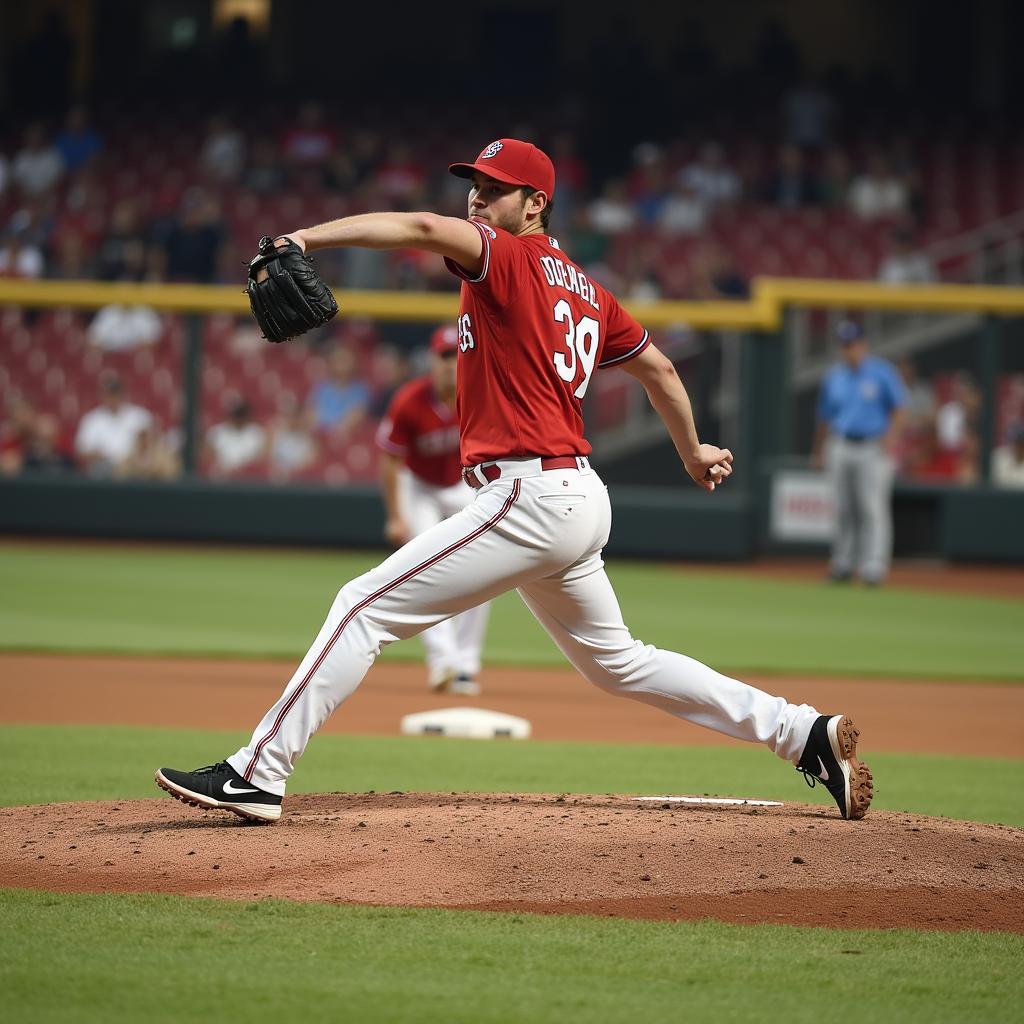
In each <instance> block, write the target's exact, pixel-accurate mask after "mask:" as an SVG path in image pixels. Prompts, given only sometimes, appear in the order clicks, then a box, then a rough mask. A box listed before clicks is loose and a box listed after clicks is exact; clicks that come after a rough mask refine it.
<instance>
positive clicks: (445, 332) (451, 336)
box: [430, 324, 459, 356]
mask: <svg viewBox="0 0 1024 1024" xmlns="http://www.w3.org/2000/svg"><path fill="white" fill-rule="evenodd" d="M458 347H459V332H458V330H457V329H456V328H455V327H453V326H452V325H451V324H444V325H442V326H441V327H438V328H435V330H434V333H433V334H431V336H430V351H431V352H436V353H437V354H438V355H439V356H443V355H446V354H447V353H449V352H454V351H455V350H456V349H457V348H458Z"/></svg>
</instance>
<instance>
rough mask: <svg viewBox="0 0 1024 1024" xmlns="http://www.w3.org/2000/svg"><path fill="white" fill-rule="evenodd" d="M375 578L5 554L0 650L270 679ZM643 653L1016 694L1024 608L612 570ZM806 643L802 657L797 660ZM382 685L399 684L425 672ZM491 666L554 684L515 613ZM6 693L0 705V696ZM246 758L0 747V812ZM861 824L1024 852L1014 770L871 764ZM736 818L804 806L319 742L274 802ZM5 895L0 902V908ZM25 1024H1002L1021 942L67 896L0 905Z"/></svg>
mask: <svg viewBox="0 0 1024 1024" xmlns="http://www.w3.org/2000/svg"><path fill="white" fill-rule="evenodd" d="M375 561H376V558H375V556H374V554H373V553H360V554H335V553H328V552H283V551H266V552H261V551H251V550H238V551H233V550H224V549H211V550H204V549H200V548H162V549H145V548H137V547H133V548H127V549H123V550H118V549H113V548H107V547H88V546H83V547H73V546H63V545H62V546H60V547H53V548H46V547H43V546H38V545H25V546H15V545H11V544H4V545H0V582H2V584H3V585H2V586H0V650H4V649H6V650H38V651H64V652H72V651H84V652H88V651H93V652H100V651H102V652H113V653H125V654H129V653H131V654H139V653H146V654H151V653H157V654H172V655H188V654H210V655H216V656H222V657H235V656H242V657H256V656H260V657H262V656H284V657H287V658H294V657H295V656H296V655H297V654H300V653H301V652H302V651H304V650H305V648H306V646H307V644H308V643H309V641H310V639H311V638H312V636H313V635H314V633H315V632H316V630H317V628H318V627H319V625H320V622H321V620H322V617H323V615H324V613H325V611H326V609H327V606H328V604H329V603H330V600H331V599H332V597H333V594H334V593H335V591H336V590H337V588H338V586H339V585H340V584H341V583H342V582H344V581H345V580H346V579H348V578H349V577H351V576H352V575H355V574H356V573H358V572H360V571H362V570H363V569H365V568H367V567H368V566H370V565H372V564H374V562H375ZM611 575H612V577H613V580H614V582H615V584H616V587H617V589H618V592H619V596H620V600H621V603H622V605H623V609H624V612H625V614H626V617H627V620H628V621H629V622H630V623H631V625H632V628H633V631H634V633H635V634H636V635H637V636H639V637H642V638H643V639H644V640H647V641H650V642H653V643H658V644H661V645H664V646H669V647H674V648H676V649H682V650H684V651H686V653H688V654H692V655H693V656H695V657H698V658H702V659H704V660H708V661H711V662H712V663H714V664H715V665H716V667H720V668H723V669H725V670H735V671H742V670H747V671H752V670H760V671H772V672H778V673H799V672H806V673H821V674H831V675H849V674H853V673H857V674H874V675H886V676H900V675H907V676H918V677H933V678H949V679H962V680H968V681H969V680H973V679H989V680H1003V681H1006V682H1008V683H1014V682H1017V683H1019V682H1022V681H1024V669H1022V666H1024V628H1022V627H1024V601H1019V602H1015V601H1008V600H1005V599H1000V600H995V599H993V600H988V599H985V598H981V597H965V596H959V595H954V594H926V593H918V592H912V591H901V590H899V589H898V588H887V589H885V590H883V591H878V592H875V591H870V592H869V591H865V590H860V589H856V588H848V589H847V588H839V589H833V588H828V587H824V586H822V585H821V584H817V583H798V582H780V581H774V580H767V579H764V578H757V577H754V576H751V577H749V578H743V577H742V576H736V575H733V574H730V575H728V576H725V575H722V576H719V575H716V574H715V573H714V572H713V570H710V569H686V570H685V571H679V569H678V568H677V567H672V566H655V565H645V564H640V563H618V564H615V565H613V567H612V568H611ZM796 636H799V637H800V642H799V643H796V642H794V637H796ZM386 657H395V658H405V659H417V658H419V657H420V651H419V648H418V645H416V644H415V643H413V644H407V645H396V646H395V647H394V648H392V649H390V650H389V651H388V652H387V654H386ZM487 657H488V659H489V660H490V661H491V662H492V663H501V662H505V663H518V664H560V656H559V655H558V653H557V652H556V651H555V649H554V647H553V646H552V644H551V643H550V641H549V640H548V639H547V638H546V637H545V636H544V634H543V633H542V632H541V631H540V629H539V628H538V627H537V626H536V625H535V624H534V623H533V621H532V619H531V618H530V616H529V614H528V613H527V612H526V611H525V609H524V608H523V607H522V606H521V604H520V603H519V602H518V599H516V598H515V597H514V596H506V597H505V598H503V599H501V600H500V601H498V602H496V606H495V609H494V613H493V625H492V628H491V631H490V641H489V649H488V653H487ZM0 692H2V689H0ZM245 738H246V737H245V736H244V735H243V734H242V733H230V734H228V733H218V732H200V731H183V730H170V729H134V728H125V727H119V728H115V727H108V728H100V727H80V728H74V727H67V726H52V725H33V726H28V725H22V726H0V805H6V806H10V805H17V804H23V803H44V802H50V801H64V800H84V799H110V798H135V797H154V796H157V795H158V794H157V790H156V788H155V787H154V785H153V783H152V772H153V769H154V768H155V767H156V766H157V765H159V764H172V765H176V766H184V767H189V766H192V765H194V764H195V765H197V764H205V763H208V762H209V761H212V760H216V759H218V758H220V757H222V756H224V755H225V754H226V753H229V752H230V751H232V750H234V749H235V748H236V747H237V746H238V745H239V744H240V743H241V741H242V740H243V739H245ZM871 763H872V767H873V768H874V770H875V775H876V781H877V796H876V801H875V806H876V807H878V808H880V809H903V810H909V811H916V812H921V813H928V814H940V815H947V816H950V817H957V818H969V819H973V820H978V821H990V822H1002V823H1004V824H1008V825H1014V826H1018V827H1021V826H1024V804H1022V802H1021V800H1020V793H1021V792H1022V791H1024V760H1021V761H1011V760H994V759H983V758H958V759H952V758H941V757H925V756H920V755H909V754H906V755H900V754H889V755H878V756H874V757H872V758H871ZM369 789H375V790H378V791H380V790H387V789H404V790H421V791H422V790H440V791H451V790H476V791H486V790H497V791H501V790H505V791H509V790H513V791H523V792H531V791H533V792H552V791H553V792H561V791H566V792H596V793H606V792H634V793H658V792H664V791H666V790H671V791H674V792H683V791H688V792H696V793H729V794H735V793H738V792H743V793H745V794H746V795H750V796H754V795H759V796H763V797H766V798H776V799H783V800H799V801H807V802H815V801H818V800H819V799H820V794H821V791H820V789H819V790H815V791H811V790H808V789H807V788H806V787H805V786H804V785H803V783H802V781H801V779H800V778H799V776H797V775H796V773H795V772H792V771H791V770H787V768H786V766H785V765H782V764H773V763H772V759H771V758H770V756H769V755H767V754H765V753H764V752H763V751H759V750H755V749H743V748H739V749H737V748H701V749H686V748H670V747H664V746H662V747H645V746H638V745H627V744H620V745H597V744H581V743H577V744H569V743H542V742H530V743H525V744H481V743H474V742H471V741H443V740H436V739H409V738H397V737H396V738H373V737H354V736H337V735H326V736H321V737H318V738H317V740H316V741H315V742H314V743H313V744H312V745H311V746H310V749H309V752H308V753H307V755H306V756H305V757H304V758H303V760H302V762H301V764H300V765H299V768H298V770H297V772H296V774H295V777H294V780H293V786H292V791H293V792H301V791H324V790H327V791H330V790H349V791H364V790H369ZM2 884H3V880H2V879H0V885H2ZM0 927H2V928H3V936H4V938H3V939H2V940H0V992H3V996H4V1004H3V1005H4V1010H5V1013H6V1015H8V1016H10V1018H11V1019H12V1020H18V1021H33V1022H35V1021H75V1022H77V1021H103V1022H108V1021H136V1020H139V1019H147V1020H149V1021H152V1022H164V1021H167V1022H174V1024H178V1022H181V1024H184V1022H194V1021H231V1020H235V1019H238V1018H241V1017H243V1016H244V1017H245V1018H246V1019H248V1020H252V1021H262V1020H271V1019H273V1020H277V1021H280V1020H290V1019H292V1018H293V1017H294V1018H299V1019H304V1020H309V1021H320V1020H332V1021H333V1020H342V1021H410V1022H412V1021H416V1022H420V1021H446V1022H447V1021H474V1022H476V1021H530V1022H534V1021H537V1022H546V1021H552V1022H554V1021H558V1022H566V1021H588V1022H590V1021H600V1022H604V1021H620V1020H622V1021H626V1020H628V1021H630V1022H632V1021H634V1020H638V1019H648V1020H654V1021H662V1020H672V1021H675V1020H705V1019H711V1018H714V1019H721V1020H757V1021H759V1022H763V1021H764V1020H765V1019H785V1020H787V1021H805V1020H807V1021H811V1020H813V1021H816V1022H820V1021H821V1020H822V1019H823V1018H827V1017H834V1016H838V1015H842V1016H843V1017H853V1018H858V1019H859V1018H861V1017H868V1016H871V1015H873V1016H875V1017H877V1018H878V1019H882V1020H885V1021H890V1020H892V1021H922V1022H926V1021H927V1022H931V1021H947V1020H948V1021H963V1020H970V1019H988V1018H992V1017H996V1018H999V1017H1007V1016H1012V1015H1013V1013H1015V1012H1016V1011H1013V1009H1012V1008H1013V1007H1014V1006H1019V1005H1020V1002H1021V999H1022V997H1024V980H1022V978H1024V976H1022V974H1021V971H1020V969H1019V967H1020V963H1021V962H1022V955H1024V939H1022V938H1021V937H1020V936H1012V935H1001V934H980V933H955V934H940V933H922V932H913V931H884V932H883V931H874V932H871V931H859V932H854V931H838V930H837V931H827V930H820V929H798V928H785V927H769V926H751V927H741V926H731V925H721V924H714V923H698V924H660V923H651V922H641V921H618V920H604V919H596V918H586V917H557V918H544V917H537V916H532V915H527V914H518V915H494V914H480V913H468V912H462V913H460V912H446V911H422V910H403V909H378V908H361V907H332V906H318V905H311V904H301V905H300V904H288V903H283V902H278V901H265V902H260V903H228V902H222V901H215V900H192V899H185V898H174V897H164V896H85V895H82V896H79V895H66V894H52V893H32V892H22V891H17V890H2V889H0Z"/></svg>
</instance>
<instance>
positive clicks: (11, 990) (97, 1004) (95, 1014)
mask: <svg viewBox="0 0 1024 1024" xmlns="http://www.w3.org/2000/svg"><path fill="white" fill-rule="evenodd" d="M0 918H2V919H3V921H4V923H5V926H6V930H7V933H8V935H16V936H17V940H16V942H17V946H16V949H17V956H16V957H12V958H8V957H5V958H4V959H3V960H0V990H2V991H3V993H4V1002H5V1006H6V1009H7V1010H8V1011H9V1012H12V1011H13V1015H12V1016H11V1018H10V1019H11V1020H18V1021H68V1020H75V1021H83V1022H84V1021H96V1022H98V1024H100V1022H102V1024H105V1022H108V1021H111V1020H141V1019H145V1020H146V1021H149V1022H151V1024H157V1022H160V1024H162V1022H169V1024H178V1022H182V1021H191V1022H198V1021H234V1020H242V1019H244V1020H247V1021H271V1020H274V1021H292V1020H302V1021H308V1022H314V1021H396V1022H397V1021H408V1022H410V1024H413V1022H422V1021H465V1022H466V1024H478V1022H479V1024H482V1022H492V1021H493V1022H499V1021H502V1022H504V1021H523V1022H531V1024H544V1022H549V1021H550V1022H563V1021H597V1022H602V1024H612V1022H617V1021H622V1022H626V1024H634V1022H636V1021H640V1020H646V1021H703V1020H729V1021H732V1020H751V1021H753V1020H756V1021H761V1022H763V1021H765V1020H786V1021H821V1020H823V1019H825V1020H828V1019H835V1018H836V1017H838V1016H841V1017H843V1018H845V1019H850V1020H863V1019H871V1018H872V1017H873V1018H875V1019H877V1020H884V1021H893V1020H900V1021H921V1022H922V1024H927V1022H932V1021H965V1020H984V1019H1000V1018H1002V1017H1004V1016H1005V1010H1006V1009H1008V1008H1010V1007H1013V1006H1020V1001H1021V999H1022V998H1024V974H1022V973H1021V971H1020V962H1021V957H1022V955H1024V941H1022V940H1021V939H1020V938H1019V937H1017V936H1007V935H982V934H971V935H946V934H942V933H928V932H855V931H845V932H830V931H825V930H821V929H813V930H812V929H795V928H783V927H772V926H767V925H766V926H761V927H756V928H741V927H736V926H730V925H722V924H714V923H710V922H709V923H698V924H652V923H642V922H634V921H614V920H601V919H597V918H584V917H577V918H549V917H537V916H532V915H528V914H515V915H513V914H482V913H453V912H445V911H432V910H430V911H428V910H382V909H376V908H368V907H329V906H316V905H295V904H288V903H283V902H279V901H267V902H264V903H249V904H245V903H218V902H216V901H212V900H194V899H193V900H190V899H172V898H170V897H165V896H121V897H113V896H61V897H57V896H53V895H49V894H45V893H25V892H15V891H3V890H0ZM37 965H39V966H37ZM42 965H45V966H42ZM954 965H955V966H954ZM72 1001H73V1002H72Z"/></svg>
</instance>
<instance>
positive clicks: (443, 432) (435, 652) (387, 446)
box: [377, 324, 489, 696]
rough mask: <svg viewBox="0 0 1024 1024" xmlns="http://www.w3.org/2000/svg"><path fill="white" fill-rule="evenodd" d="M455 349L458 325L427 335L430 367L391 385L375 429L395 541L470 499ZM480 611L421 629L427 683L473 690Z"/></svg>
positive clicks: (482, 623)
mask: <svg viewBox="0 0 1024 1024" xmlns="http://www.w3.org/2000/svg"><path fill="white" fill-rule="evenodd" d="M458 352H459V332H458V330H457V329H456V328H455V327H454V326H452V325H450V324H449V325H443V326H440V327H438V328H436V329H435V331H434V332H433V334H431V336H430V372H429V373H428V374H426V375H424V376H422V377H419V378H417V379H416V380H413V381H410V382H409V383H408V384H406V385H404V386H403V387H402V388H400V389H399V391H398V392H397V393H396V394H395V397H394V398H393V399H392V400H391V403H390V405H389V406H388V410H387V413H386V414H385V416H384V419H383V420H382V421H381V425H380V429H379V430H378V432H377V443H378V445H379V446H380V447H381V449H382V450H383V455H382V457H381V491H382V493H383V497H384V507H385V510H386V513H387V521H386V523H385V526H384V533H385V535H386V536H387V538H388V540H389V541H391V543H392V544H395V545H397V546H398V547H401V546H402V545H403V544H406V543H407V542H408V541H409V540H411V539H412V538H413V537H415V536H417V535H418V534H421V533H423V532H424V531H426V530H429V529H430V527H432V526H436V525H437V524H438V523H439V522H441V520H443V519H447V518H448V517H449V516H452V515H454V514H455V513H456V512H460V511H461V510H462V509H463V508H465V507H466V506H467V505H468V504H469V503H470V502H471V501H472V500H473V496H474V495H473V491H472V489H471V488H470V487H469V486H468V485H467V484H466V482H465V481H464V480H463V479H462V466H461V464H460V462H459V420H458V416H457V414H456V411H455V386H456V367H457V362H456V357H457V356H458ZM488 611H489V605H487V604H482V605H478V606H477V607H475V608H470V609H468V610H466V611H464V612H460V613H459V614H458V615H453V616H452V617H451V618H450V619H445V620H444V621H443V622H439V623H438V624H437V625H436V626H431V627H430V629H427V630H424V631H423V633H422V634H421V638H422V640H423V646H424V647H425V648H426V655H427V673H428V680H429V683H430V687H431V689H433V690H436V691H438V692H443V691H448V692H450V693H454V694H460V695H462V696H476V695H477V694H479V693H480V686H479V684H478V683H477V681H476V676H477V675H478V674H479V672H480V658H481V652H482V649H483V643H484V632H485V630H486V629H487V618H488Z"/></svg>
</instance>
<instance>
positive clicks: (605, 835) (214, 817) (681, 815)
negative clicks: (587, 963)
mask: <svg viewBox="0 0 1024 1024" xmlns="http://www.w3.org/2000/svg"><path fill="white" fill-rule="evenodd" d="M0 885H4V886H16V887H27V888H39V889H48V890H53V891H57V892H99V891H102V892H163V893H179V894H187V895H198V896H216V897H221V898H229V899H262V898H266V897H282V898H285V899H294V900H308V901H317V902H328V903H364V904H380V905H388V906H422V907H446V908H454V909H486V910H503V911H531V912H540V913H563V914H597V915H604V916H615V917H633V918H650V919H658V920H682V919H687V920H693V919H699V918H707V917H711V918H716V919H719V920H725V921H738V922H742V923H753V922H771V923H788V924H803V925H814V924H821V925H828V926H844V927H883V928H888V927H911V928H936V929H947V930H958V929H968V928H978V929H985V930H1006V931H1014V932H1024V830H1021V829H1013V828H1008V827H1005V826H1001V825H982V824H976V823H972V822H962V821H951V820H947V819H944V818H929V817H922V816H919V815H912V814H900V813H882V812H873V813H871V814H870V815H869V816H868V818H867V819H865V820H864V821H862V822H844V821H842V820H841V819H839V818H838V817H836V816H835V812H834V811H833V810H831V809H830V810H827V811H826V810H824V809H823V808H821V807H809V806H804V805H799V804H787V805H786V806H784V807H752V806H749V805H738V806H707V805H681V804H676V803H673V804H669V803H661V802H654V803H649V802H648V803H641V802H637V801H636V800H633V799H632V798H630V797H627V796H606V797H602V796H551V795H537V794H529V795H520V796H516V795H510V794H472V793H452V794H431V793H404V794H403V793H389V794H374V793H359V794H342V793H337V794H308V795H299V796H291V797H289V798H288V800H287V801H286V802H285V813H284V817H283V818H282V819H281V821H280V822H279V823H278V824H277V825H275V826H258V825H257V826H251V825H246V824H245V823H243V822H242V821H241V819H239V818H236V817H234V816H232V815H228V814H224V813H220V812H209V813H203V812H199V811H194V810H192V809H189V808H186V807H183V806H182V805H181V804H178V803H174V802H173V801H171V800H169V799H168V800H140V801H121V802H116V803H110V802H94V803H77V804H46V805H39V806H31V807H15V808H6V809H4V811H3V812H2V815H0Z"/></svg>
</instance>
